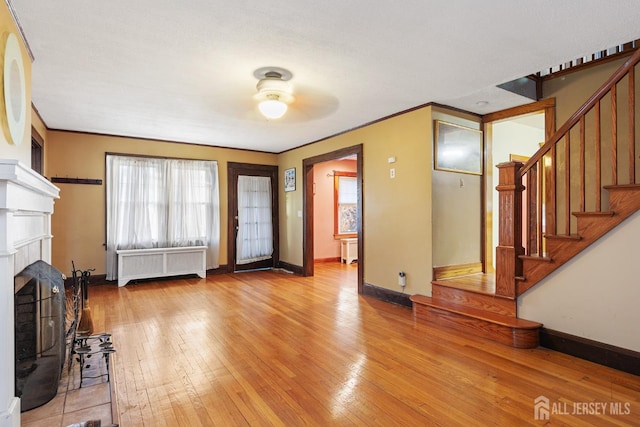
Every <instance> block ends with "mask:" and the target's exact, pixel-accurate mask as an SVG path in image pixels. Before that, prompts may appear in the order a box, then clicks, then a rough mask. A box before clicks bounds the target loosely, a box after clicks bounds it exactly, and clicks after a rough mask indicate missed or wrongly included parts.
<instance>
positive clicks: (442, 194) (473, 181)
mask: <svg viewBox="0 0 640 427" xmlns="http://www.w3.org/2000/svg"><path fill="white" fill-rule="evenodd" d="M432 118H433V120H441V121H444V122H447V123H453V124H456V125H460V126H466V127H469V128H472V129H480V123H479V122H480V118H479V117H476V116H472V115H469V114H462V113H458V112H454V111H449V110H443V109H434V111H433V117H432ZM430 167H433V163H432V164H431V165H430ZM432 185H433V205H432V206H433V265H434V266H435V267H441V266H449V265H460V264H470V263H475V262H480V261H482V256H481V255H482V245H481V230H482V224H481V219H482V216H481V211H482V202H481V194H482V188H481V185H482V179H481V177H480V176H478V175H469V174H463V173H457V172H449V171H441V170H434V171H433V183H432Z"/></svg>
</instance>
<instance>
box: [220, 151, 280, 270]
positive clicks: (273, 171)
mask: <svg viewBox="0 0 640 427" xmlns="http://www.w3.org/2000/svg"><path fill="white" fill-rule="evenodd" d="M278 170H279V169H278V166H274V165H261V164H253V163H236V162H228V163H227V198H228V199H227V265H228V268H227V269H228V270H229V272H233V271H235V269H236V268H237V266H236V263H235V252H236V239H235V236H236V221H235V220H234V219H235V215H236V211H237V207H238V194H237V189H238V176H239V175H247V176H270V177H271V203H272V210H271V223H272V224H273V256H272V257H271V259H272V262H270V263H269V265H266V263H264V265H260V266H259V267H258V266H257V264H256V267H252V268H263V267H276V266H277V265H278V262H279V261H280V219H279V206H280V205H279V203H278V194H279V193H278V189H279V188H280V187H279V182H280V181H279V180H278V178H279V172H278Z"/></svg>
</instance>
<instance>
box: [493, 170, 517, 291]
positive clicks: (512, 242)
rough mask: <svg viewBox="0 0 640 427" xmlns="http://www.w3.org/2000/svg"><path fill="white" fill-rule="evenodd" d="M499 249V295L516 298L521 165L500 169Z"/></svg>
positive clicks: (497, 274) (497, 261) (497, 271)
mask: <svg viewBox="0 0 640 427" xmlns="http://www.w3.org/2000/svg"><path fill="white" fill-rule="evenodd" d="M497 168H498V186H497V187H496V190H498V247H497V248H496V295H500V296H505V297H509V298H515V297H516V276H521V275H522V260H521V259H520V258H519V255H523V254H524V248H523V247H522V192H523V191H524V186H523V185H522V177H521V176H520V173H519V171H520V169H521V168H522V163H520V162H507V163H500V164H499V165H498V166H497Z"/></svg>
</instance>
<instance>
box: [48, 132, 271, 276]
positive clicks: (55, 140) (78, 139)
mask: <svg viewBox="0 0 640 427" xmlns="http://www.w3.org/2000/svg"><path fill="white" fill-rule="evenodd" d="M46 146H47V149H46V152H45V153H46V162H47V165H48V167H47V177H48V178H51V177H69V178H89V179H101V180H103V185H83V184H57V185H58V186H59V187H60V200H58V201H56V205H55V212H54V214H53V218H52V234H53V236H54V238H53V249H52V250H53V257H52V264H53V265H54V266H55V267H56V268H58V269H59V270H60V271H62V272H66V273H69V272H70V271H71V261H72V260H74V261H75V264H76V266H77V267H78V268H83V269H84V268H95V269H96V271H95V273H94V274H105V272H106V254H105V249H104V246H103V244H104V242H105V186H104V180H105V177H106V171H105V155H106V153H107V152H111V153H120V154H141V155H149V156H164V157H180V158H189V159H204V160H217V161H218V174H219V178H220V228H221V230H220V264H221V265H225V264H227V163H228V162H243V163H258V164H268V165H275V164H276V155H275V154H268V153H259V152H253V151H245V150H232V149H224V148H216V147H205V146H196V145H187V144H178V143H171V142H162V141H149V140H141V139H134V138H121V137H115V136H102V135H91V134H83V133H72V132H60V131H49V132H48V134H47V141H46Z"/></svg>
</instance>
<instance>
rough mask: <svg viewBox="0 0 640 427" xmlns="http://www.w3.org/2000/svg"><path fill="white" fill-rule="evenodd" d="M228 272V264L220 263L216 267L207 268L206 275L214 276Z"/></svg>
mask: <svg viewBox="0 0 640 427" xmlns="http://www.w3.org/2000/svg"><path fill="white" fill-rule="evenodd" d="M226 273H228V266H227V265H226V264H220V265H219V266H218V268H210V269H208V270H207V276H216V275H218V274H226Z"/></svg>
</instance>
